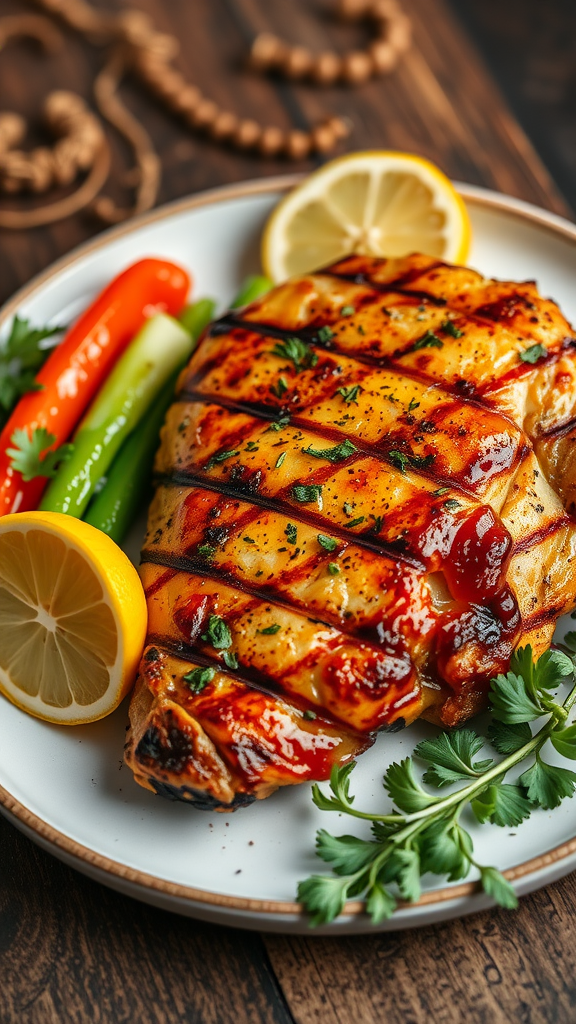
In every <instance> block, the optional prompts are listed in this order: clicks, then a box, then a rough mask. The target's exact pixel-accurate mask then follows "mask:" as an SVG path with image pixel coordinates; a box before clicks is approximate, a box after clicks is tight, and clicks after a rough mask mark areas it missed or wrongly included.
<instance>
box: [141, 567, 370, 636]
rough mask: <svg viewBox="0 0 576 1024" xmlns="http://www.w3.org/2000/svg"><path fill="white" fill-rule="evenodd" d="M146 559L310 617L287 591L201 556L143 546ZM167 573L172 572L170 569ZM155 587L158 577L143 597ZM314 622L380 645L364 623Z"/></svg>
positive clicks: (304, 606) (149, 593)
mask: <svg viewBox="0 0 576 1024" xmlns="http://www.w3.org/2000/svg"><path fill="white" fill-rule="evenodd" d="M322 557H323V556H322ZM147 562H148V563H151V564H153V565H160V566H163V568H165V569H170V570H172V571H173V572H187V573H192V574H193V575H195V576H199V577H202V578H206V579H210V580H217V581H218V582H220V583H224V584H225V585H226V586H228V587H230V588H232V589H233V590H238V591H240V593H242V594H246V595H247V596H248V597H251V598H254V600H256V601H261V602H262V603H263V604H273V605H275V606H276V607H277V608H284V609H286V610H287V611H290V612H294V613H295V614H296V615H300V616H301V617H303V618H305V619H309V618H310V615H309V614H308V612H309V609H307V607H306V605H302V604H299V603H298V602H296V601H293V600H291V599H290V598H289V597H288V596H287V595H282V594H281V593H280V592H279V591H278V590H277V589H276V588H275V587H273V586H270V587H257V586H250V584H248V583H246V582H245V581H244V580H240V579H238V577H236V576H234V574H233V573H232V572H230V571H226V570H219V569H217V568H216V567H215V566H213V565H211V564H210V563H209V562H207V561H206V560H205V559H200V558H193V557H192V558H186V557H185V556H181V555H170V554H168V553H167V552H159V551H151V550H150V549H149V548H144V550H143V551H142V553H141V564H145V563H147ZM308 571H309V569H308V567H306V572H308ZM170 575H172V573H171V574H170ZM167 577H168V573H166V574H163V575H162V577H161V580H162V583H161V585H163V582H164V581H166V580H167ZM158 589H160V587H159V586H158V580H156V581H155V582H154V583H153V584H152V586H151V587H150V588H148V589H147V590H146V597H149V596H152V594H153V593H156V592H157V591H158ZM314 622H317V623H318V625H320V626H324V627H326V628H331V629H335V630H337V632H338V633H340V634H341V635H342V636H345V637H349V638H350V639H357V640H361V641H362V643H364V644H366V645H369V646H371V647H374V649H375V650H378V651H379V650H380V646H379V644H378V643H377V641H376V637H375V633H376V631H375V630H371V629H370V628H369V627H366V628H365V629H362V628H359V629H350V628H345V627H344V626H343V625H342V623H341V622H340V621H339V620H338V619H337V618H336V617H334V619H333V620H332V621H331V620H330V619H327V618H324V617H322V616H320V615H317V614H316V613H314Z"/></svg>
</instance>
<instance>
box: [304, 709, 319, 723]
mask: <svg viewBox="0 0 576 1024" xmlns="http://www.w3.org/2000/svg"><path fill="white" fill-rule="evenodd" d="M302 718H304V719H305V720H306V721H307V722H313V721H314V719H315V718H318V715H317V714H316V712H315V711H309V710H307V711H305V712H304V714H303V715H302Z"/></svg>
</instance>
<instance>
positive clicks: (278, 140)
mask: <svg viewBox="0 0 576 1024" xmlns="http://www.w3.org/2000/svg"><path fill="white" fill-rule="evenodd" d="M283 146H284V132H283V131H282V129H281V128H278V127H277V126H276V125H269V126H268V127H267V128H264V129H263V131H262V135H261V136H260V140H259V142H258V150H259V152H260V153H261V154H262V156H277V155H278V153H279V152H280V150H281V149H282V148H283Z"/></svg>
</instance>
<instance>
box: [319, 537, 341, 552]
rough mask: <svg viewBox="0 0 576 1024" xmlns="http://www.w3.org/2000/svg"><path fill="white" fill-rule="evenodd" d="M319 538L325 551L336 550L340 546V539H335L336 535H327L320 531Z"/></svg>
mask: <svg viewBox="0 0 576 1024" xmlns="http://www.w3.org/2000/svg"><path fill="white" fill-rule="evenodd" d="M317 540H318V543H319V545H320V547H321V548H324V550H325V551H335V550H336V548H337V547H338V541H337V540H334V537H327V536H326V534H325V533H319V534H318V537H317Z"/></svg>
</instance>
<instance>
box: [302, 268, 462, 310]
mask: <svg viewBox="0 0 576 1024" xmlns="http://www.w3.org/2000/svg"><path fill="white" fill-rule="evenodd" d="M445 266H447V264H445V263H433V264H432V265H431V266H430V267H426V268H422V267H420V268H419V269H418V272H417V273H416V271H415V270H413V271H410V273H408V274H405V275H403V276H402V277H398V278H396V279H395V280H394V281H388V282H383V281H374V280H373V279H372V278H371V277H369V276H368V275H367V274H342V273H339V272H338V271H337V270H335V269H334V270H333V269H330V268H327V269H325V270H321V271H320V273H321V274H322V275H323V276H324V277H335V278H337V280H339V281H349V282H350V284H360V285H365V286H366V287H367V288H372V289H373V290H374V291H375V292H378V294H379V295H383V294H391V293H395V294H397V295H408V297H409V298H414V299H424V300H425V301H426V302H429V303H430V305H431V306H446V305H447V300H446V299H442V298H440V296H438V295H432V293H431V292H427V291H426V290H425V289H419V288H405V287H404V283H406V284H410V282H411V281H415V280H417V279H418V278H419V277H423V276H424V275H425V274H429V273H430V271H431V270H438V269H439V268H440V267H445Z"/></svg>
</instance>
